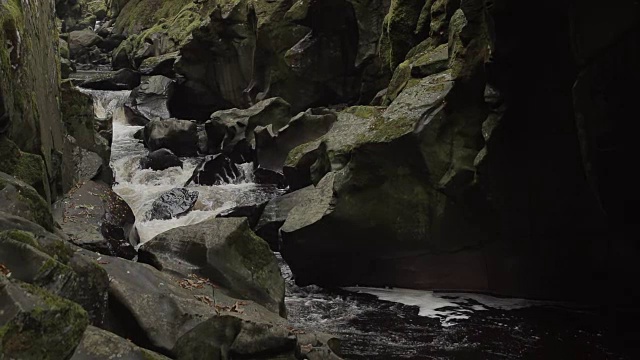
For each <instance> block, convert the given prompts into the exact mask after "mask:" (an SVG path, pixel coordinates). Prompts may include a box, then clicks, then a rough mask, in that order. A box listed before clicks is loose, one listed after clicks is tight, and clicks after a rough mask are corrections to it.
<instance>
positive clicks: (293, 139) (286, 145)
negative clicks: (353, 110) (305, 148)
mask: <svg viewBox="0 0 640 360" xmlns="http://www.w3.org/2000/svg"><path fill="white" fill-rule="evenodd" d="M336 119H337V117H336V115H335V114H334V113H332V112H331V111H329V110H324V109H310V110H307V111H306V112H304V113H300V114H298V115H297V116H295V117H294V118H292V119H291V121H289V123H288V124H287V125H286V126H284V127H282V128H281V129H279V130H276V129H273V128H272V127H271V128H262V129H260V131H256V163H257V164H258V166H259V167H260V168H264V169H268V170H272V171H275V172H282V171H283V167H284V164H285V162H286V160H287V156H288V155H289V152H291V150H293V149H295V148H296V147H298V146H299V145H302V144H306V143H308V142H310V141H313V140H316V139H318V138H319V137H321V136H323V135H324V134H326V133H327V132H328V131H329V129H331V127H332V126H333V123H334V122H335V121H336ZM272 132H275V134H274V133H272Z"/></svg>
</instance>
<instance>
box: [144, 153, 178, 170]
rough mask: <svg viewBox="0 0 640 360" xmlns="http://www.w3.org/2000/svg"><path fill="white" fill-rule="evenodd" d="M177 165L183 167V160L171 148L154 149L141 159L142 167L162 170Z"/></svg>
mask: <svg viewBox="0 0 640 360" xmlns="http://www.w3.org/2000/svg"><path fill="white" fill-rule="evenodd" d="M176 166H179V167H182V161H181V160H180V159H179V158H178V157H177V156H176V155H175V154H174V153H173V152H171V150H169V149H160V150H156V151H152V152H150V153H149V155H147V156H145V157H143V158H142V159H140V168H142V169H151V170H155V171H161V170H166V169H168V168H171V167H176Z"/></svg>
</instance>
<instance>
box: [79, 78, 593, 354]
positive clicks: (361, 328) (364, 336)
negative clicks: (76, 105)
mask: <svg viewBox="0 0 640 360" xmlns="http://www.w3.org/2000/svg"><path fill="white" fill-rule="evenodd" d="M81 91H82V92H84V93H87V94H91V95H92V96H93V97H94V110H95V113H96V116H97V117H99V118H102V119H107V118H109V117H112V118H113V145H112V155H111V166H112V167H113V169H114V172H115V178H116V184H115V185H114V191H115V192H116V193H118V194H119V195H120V196H121V197H122V198H123V199H124V200H125V201H126V202H127V203H128V204H129V205H130V206H131V208H132V210H133V212H134V213H135V215H136V219H137V221H136V227H137V229H138V232H139V234H140V238H141V242H142V243H144V242H146V241H148V240H150V239H152V238H153V237H154V236H156V235H158V234H160V233H162V232H164V231H167V230H170V229H173V228H175V227H179V226H185V225H190V224H197V223H199V222H202V221H205V220H207V219H209V218H211V217H213V216H216V215H217V214H218V213H219V212H221V211H223V210H225V209H229V208H232V207H234V206H238V205H249V204H256V203H261V202H263V201H267V200H269V199H271V198H273V197H275V196H277V195H278V194H280V191H279V190H277V189H275V188H274V187H265V186H259V185H256V184H254V183H253V182H252V178H251V168H250V165H249V164H244V165H243V166H241V170H242V173H243V175H242V176H240V177H239V178H238V179H236V180H235V181H234V183H233V184H225V185H220V186H199V185H190V186H189V187H188V188H189V190H192V191H193V190H195V191H198V193H199V196H198V201H197V203H196V205H195V207H194V210H192V211H191V212H189V213H188V214H186V215H185V216H182V217H180V218H174V219H171V220H153V221H146V220H145V216H144V215H145V213H146V212H147V211H148V210H149V209H150V208H151V204H152V203H153V201H155V200H156V199H157V198H158V197H159V196H160V195H161V194H162V193H163V192H165V191H168V190H171V189H173V188H176V187H182V186H183V185H184V183H185V182H186V181H187V180H188V179H189V178H190V177H191V175H192V173H193V170H194V169H195V168H196V166H197V165H198V164H199V162H200V161H201V159H199V158H182V159H181V160H183V162H184V166H183V168H179V167H174V168H170V169H166V170H163V171H153V170H142V169H140V167H139V161H140V158H142V157H143V156H145V155H146V154H147V153H148V151H147V150H146V149H145V148H144V146H143V145H142V144H141V143H140V142H139V141H138V140H136V139H134V137H133V136H134V134H135V133H136V132H137V131H138V130H140V129H141V128H142V127H140V126H130V125H128V124H126V123H125V119H124V113H123V109H122V105H123V104H124V102H125V101H126V99H127V98H128V96H129V93H130V92H128V91H116V92H111V91H93V90H81ZM278 258H279V260H280V261H281V269H282V273H283V276H284V277H285V280H286V285H287V292H286V300H285V301H286V305H287V309H288V313H289V321H290V323H291V325H292V326H293V327H295V328H297V329H301V330H303V331H312V332H325V333H330V334H334V335H337V336H338V337H340V338H341V340H342V349H343V351H344V355H345V358H349V359H356V360H359V359H363V360H364V359H366V360H390V359H427V358H429V359H431V358H438V359H440V358H443V359H444V358H458V357H461V358H487V356H483V355H487V354H494V355H495V354H508V355H509V356H508V358H516V359H520V358H526V355H527V352H528V351H530V349H532V348H533V347H534V346H535V344H536V343H537V342H540V341H542V342H544V341H547V342H550V341H555V340H556V338H560V342H561V343H562V344H568V345H566V346H569V349H585V350H584V351H585V352H586V353H589V354H590V353H592V352H594V351H599V350H600V347H599V345H598V341H600V338H599V334H597V333H595V334H592V333H590V332H589V331H590V330H589V329H587V331H584V330H582V329H581V328H575V329H573V328H571V327H568V328H567V330H566V332H565V333H562V334H555V333H553V332H551V333H550V332H548V329H549V326H548V325H547V324H546V323H544V322H542V323H540V325H536V322H537V321H539V319H538V316H537V315H536V314H545V313H544V312H538V313H536V312H531V313H527V312H526V311H528V310H520V309H525V308H528V307H532V306H534V307H535V306H537V305H546V304H545V303H541V302H535V301H529V300H523V299H504V298H496V297H491V296H487V295H480V294H451V293H437V292H431V291H417V290H406V289H376V288H364V287H355V288H348V289H344V290H335V291H328V290H325V289H322V288H319V287H317V286H308V287H304V288H301V287H298V286H296V285H295V283H294V281H293V275H292V274H291V271H290V269H289V267H288V266H287V265H286V264H285V263H284V262H283V261H282V259H281V257H280V256H279V255H278ZM540 311H542V310H540ZM532 314H533V315H532ZM543 318H544V317H543ZM531 324H533V325H531ZM454 325H455V326H454ZM585 334H586V335H585ZM579 336H580V337H579ZM585 336H586V337H585ZM582 338H584V339H585V340H582ZM540 339H543V340H540ZM576 339H578V340H576ZM592 344H595V345H592ZM554 354H556V353H555V352H554V349H551V350H550V351H549V352H547V355H554ZM489 357H490V356H489ZM501 358H502V357H501ZM537 358H550V357H549V356H546V357H544V356H543V357H539V356H538V357H537Z"/></svg>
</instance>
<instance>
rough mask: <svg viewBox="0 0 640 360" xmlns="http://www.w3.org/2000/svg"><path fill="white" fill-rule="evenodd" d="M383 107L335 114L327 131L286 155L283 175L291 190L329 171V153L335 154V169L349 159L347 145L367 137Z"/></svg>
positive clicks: (311, 181)
mask: <svg viewBox="0 0 640 360" xmlns="http://www.w3.org/2000/svg"><path fill="white" fill-rule="evenodd" d="M381 114H382V108H376V107H365V106H356V107H353V108H349V109H346V110H344V111H341V112H339V113H338V114H337V117H338V119H337V121H336V122H335V123H334V125H333V126H332V127H331V130H329V132H328V133H327V134H326V135H324V136H322V137H320V138H318V139H316V140H315V141H312V142H309V143H307V144H303V145H300V146H298V147H296V148H295V149H293V150H292V151H290V152H289V154H288V157H287V160H286V162H285V166H284V168H283V173H284V175H285V177H286V178H287V182H288V183H289V186H290V188H291V189H292V190H297V189H301V188H304V187H307V186H309V185H311V184H317V183H318V181H320V179H321V178H322V177H323V176H324V175H325V174H326V173H327V171H328V170H330V169H331V164H330V159H328V158H327V153H328V152H334V153H335V156H334V159H335V161H337V167H340V166H343V165H344V164H345V161H346V160H348V149H349V148H350V146H351V145H350V144H354V143H357V142H358V139H360V138H363V139H364V137H365V136H366V134H367V133H368V132H370V130H371V129H372V128H373V126H374V123H375V122H376V120H378V121H379V120H380V116H381Z"/></svg>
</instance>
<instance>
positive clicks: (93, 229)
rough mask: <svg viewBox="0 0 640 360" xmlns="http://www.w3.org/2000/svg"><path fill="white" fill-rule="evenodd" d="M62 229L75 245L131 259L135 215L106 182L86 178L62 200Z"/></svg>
mask: <svg viewBox="0 0 640 360" xmlns="http://www.w3.org/2000/svg"><path fill="white" fill-rule="evenodd" d="M62 207H63V209H62V211H63V213H62V216H61V219H59V222H60V225H61V226H62V231H63V232H64V233H65V234H67V235H68V236H69V239H70V240H71V241H72V242H73V243H75V244H76V245H78V246H80V247H82V248H85V249H88V250H92V251H96V252H99V253H101V254H105V255H114V256H120V257H123V258H127V259H132V258H133V257H134V256H135V255H136V251H135V249H134V245H136V244H137V236H136V234H137V233H136V231H135V228H134V223H135V216H134V215H133V212H132V211H131V208H130V207H129V205H127V203H125V202H124V200H122V198H120V197H119V196H118V195H117V194H116V193H114V192H113V190H111V188H110V187H109V186H107V185H106V184H103V183H100V182H95V181H88V182H86V183H85V184H84V185H82V186H81V187H80V188H79V189H77V190H76V191H73V192H71V193H70V194H69V195H68V196H67V198H65V199H64V200H63V205H62Z"/></svg>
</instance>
